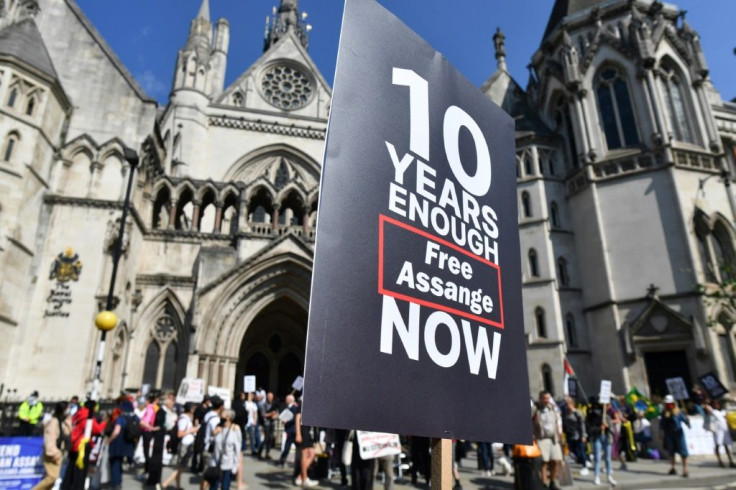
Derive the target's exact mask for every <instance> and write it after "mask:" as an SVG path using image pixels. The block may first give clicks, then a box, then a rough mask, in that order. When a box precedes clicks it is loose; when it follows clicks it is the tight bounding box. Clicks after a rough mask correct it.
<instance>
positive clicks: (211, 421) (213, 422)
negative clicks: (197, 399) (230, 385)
mask: <svg viewBox="0 0 736 490" xmlns="http://www.w3.org/2000/svg"><path fill="white" fill-rule="evenodd" d="M204 424H205V429H204V449H205V451H208V450H209V447H210V443H211V442H212V433H213V432H214V431H215V429H216V428H217V426H218V425H219V424H220V416H219V415H218V414H217V412H215V411H214V410H210V411H209V412H207V415H205V416H204Z"/></svg>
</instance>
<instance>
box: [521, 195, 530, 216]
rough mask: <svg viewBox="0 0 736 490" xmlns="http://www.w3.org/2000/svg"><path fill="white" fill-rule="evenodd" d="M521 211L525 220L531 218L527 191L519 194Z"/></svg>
mask: <svg viewBox="0 0 736 490" xmlns="http://www.w3.org/2000/svg"><path fill="white" fill-rule="evenodd" d="M521 209H522V211H523V213H524V217H525V218H531V217H532V202H531V197H529V193H528V192H527V191H524V192H522V193H521Z"/></svg>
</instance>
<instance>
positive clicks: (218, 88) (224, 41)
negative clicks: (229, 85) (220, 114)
mask: <svg viewBox="0 0 736 490" xmlns="http://www.w3.org/2000/svg"><path fill="white" fill-rule="evenodd" d="M229 46H230V23H229V22H228V21H227V20H226V19H220V20H218V21H217V27H215V47H214V50H213V51H212V58H211V62H210V64H211V71H212V84H211V90H210V93H209V95H210V97H212V98H215V97H217V96H218V95H220V94H221V93H222V91H223V90H224V89H225V69H226V68H227V51H228V47H229Z"/></svg>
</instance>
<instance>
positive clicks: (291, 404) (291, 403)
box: [278, 395, 297, 467]
mask: <svg viewBox="0 0 736 490" xmlns="http://www.w3.org/2000/svg"><path fill="white" fill-rule="evenodd" d="M285 401H286V409H287V410H289V411H290V412H291V415H292V416H291V418H290V419H289V420H287V421H286V422H284V434H286V442H285V443H284V447H283V448H282V449H281V457H279V463H278V464H279V466H281V467H283V466H284V465H285V464H286V457H287V456H288V455H289V451H290V450H291V446H292V444H294V439H295V438H296V425H295V424H296V420H295V419H296V411H297V406H296V400H295V399H294V395H286V400H285Z"/></svg>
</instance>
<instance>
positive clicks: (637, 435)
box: [632, 412, 652, 458]
mask: <svg viewBox="0 0 736 490" xmlns="http://www.w3.org/2000/svg"><path fill="white" fill-rule="evenodd" d="M632 427H633V430H634V441H635V442H636V444H638V447H637V452H638V453H639V456H641V457H642V458H648V457H649V442H650V441H651V440H652V424H651V422H649V420H647V418H646V417H645V416H644V412H637V414H636V420H634V423H633V424H632Z"/></svg>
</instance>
